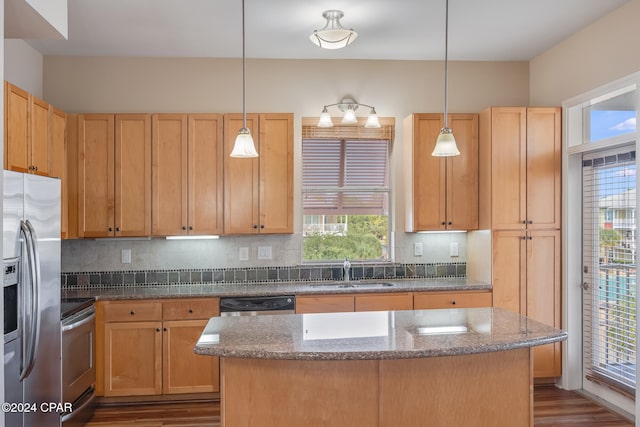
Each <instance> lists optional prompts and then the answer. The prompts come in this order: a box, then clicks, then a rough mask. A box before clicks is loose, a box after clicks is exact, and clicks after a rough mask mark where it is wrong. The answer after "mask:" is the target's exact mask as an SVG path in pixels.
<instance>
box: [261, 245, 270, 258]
mask: <svg viewBox="0 0 640 427" xmlns="http://www.w3.org/2000/svg"><path fill="white" fill-rule="evenodd" d="M258 259H271V246H258Z"/></svg>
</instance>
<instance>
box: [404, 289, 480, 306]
mask: <svg viewBox="0 0 640 427" xmlns="http://www.w3.org/2000/svg"><path fill="white" fill-rule="evenodd" d="M491 305H492V304H491V292H486V291H482V292H475V291H463V292H419V293H415V294H414V295H413V308H414V309H415V310H425V309H438V308H475V307H491Z"/></svg>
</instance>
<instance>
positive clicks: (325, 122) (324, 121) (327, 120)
mask: <svg viewBox="0 0 640 427" xmlns="http://www.w3.org/2000/svg"><path fill="white" fill-rule="evenodd" d="M318 127H319V128H331V127H333V120H331V114H329V111H328V110H327V107H324V109H323V110H322V113H320V120H319V121H318Z"/></svg>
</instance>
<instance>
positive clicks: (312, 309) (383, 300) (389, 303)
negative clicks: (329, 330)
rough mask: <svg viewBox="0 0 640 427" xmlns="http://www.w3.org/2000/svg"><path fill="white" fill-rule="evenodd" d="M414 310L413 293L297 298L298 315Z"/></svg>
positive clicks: (302, 296) (306, 296) (304, 296)
mask: <svg viewBox="0 0 640 427" xmlns="http://www.w3.org/2000/svg"><path fill="white" fill-rule="evenodd" d="M412 309H413V293H411V292H388V293H370V294H361V293H358V294H333V295H301V296H297V297H296V313H336V312H345V311H378V310H412Z"/></svg>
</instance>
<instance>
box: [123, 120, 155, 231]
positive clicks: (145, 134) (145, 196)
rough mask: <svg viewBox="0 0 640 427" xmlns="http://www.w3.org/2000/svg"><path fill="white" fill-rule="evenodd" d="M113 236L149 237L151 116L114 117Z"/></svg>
mask: <svg viewBox="0 0 640 427" xmlns="http://www.w3.org/2000/svg"><path fill="white" fill-rule="evenodd" d="M115 134H116V138H115V143H116V147H115V235H116V236H122V237H131V236H148V235H150V234H151V116H150V115H148V114H116V117H115Z"/></svg>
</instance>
